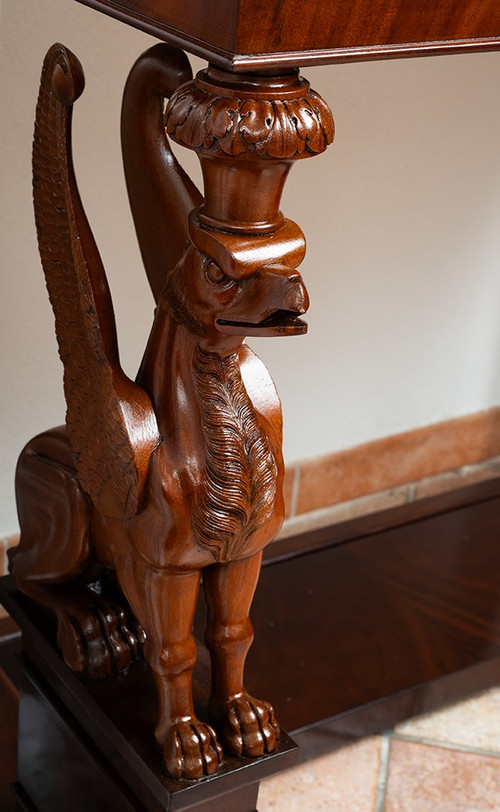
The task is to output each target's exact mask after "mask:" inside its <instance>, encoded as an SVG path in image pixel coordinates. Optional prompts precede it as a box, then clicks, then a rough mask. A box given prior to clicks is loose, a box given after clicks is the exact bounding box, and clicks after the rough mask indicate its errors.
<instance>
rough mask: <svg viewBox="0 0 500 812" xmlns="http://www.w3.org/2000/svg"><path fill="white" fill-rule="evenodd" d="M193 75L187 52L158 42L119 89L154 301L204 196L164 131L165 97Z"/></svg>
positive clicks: (130, 180) (134, 207)
mask: <svg viewBox="0 0 500 812" xmlns="http://www.w3.org/2000/svg"><path fill="white" fill-rule="evenodd" d="M191 78H192V72H191V67H190V65H189V61H188V58H187V56H186V54H185V53H183V51H180V50H179V49H178V48H174V47H173V46H172V45H167V44H166V43H164V42H162V43H159V44H158V45H154V46H153V47H152V48H149V49H148V50H147V51H145V52H144V53H143V54H142V55H141V56H140V57H139V59H138V60H137V61H136V63H135V65H134V66H133V67H132V70H131V71H130V74H129V77H128V79H127V84H126V86H125V91H124V94H123V106H122V125H121V129H122V150H123V165H124V169H125V178H126V181H127V189H128V194H129V200H130V208H131V211H132V216H133V218H134V223H135V229H136V232H137V238H138V240H139V246H140V249H141V254H142V260H143V262H144V267H145V269H146V273H147V276H148V279H149V283H150V285H151V290H152V291H153V295H154V297H155V299H156V301H158V297H159V295H160V293H161V291H162V288H163V285H164V283H165V278H166V274H167V272H168V271H169V270H170V269H171V268H173V267H174V266H175V265H176V264H177V262H178V261H179V259H180V257H181V254H182V252H183V251H184V248H185V244H186V240H187V239H188V215H189V212H190V211H191V210H192V209H194V208H196V207H197V206H200V205H201V203H202V202H203V196H202V195H201V193H200V192H199V191H198V189H197V188H196V186H195V185H194V183H193V182H192V181H191V179H190V178H189V176H188V175H187V174H186V172H185V171H184V170H183V169H182V167H181V166H180V164H179V163H178V161H177V160H176V158H175V157H174V155H173V153H172V151H171V149H170V146H169V142H168V138H167V136H166V133H165V121H164V118H165V116H164V108H165V99H168V98H169V97H170V96H171V95H172V93H173V92H174V91H175V90H177V88H178V87H179V86H180V85H183V84H184V83H185V82H188V81H189V80H190V79H191Z"/></svg>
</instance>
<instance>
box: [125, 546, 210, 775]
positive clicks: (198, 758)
mask: <svg viewBox="0 0 500 812" xmlns="http://www.w3.org/2000/svg"><path fill="white" fill-rule="evenodd" d="M118 570H119V575H120V578H121V582H122V583H123V584H124V585H125V591H126V594H127V598H128V600H129V602H130V604H131V606H132V608H133V610H134V612H135V613H136V615H137V617H138V619H139V622H140V623H141V625H142V626H143V628H144V630H145V632H146V642H145V644H144V656H145V658H146V660H147V662H148V663H149V665H150V666H151V669H152V670H153V673H154V676H155V681H156V685H157V689H158V699H159V708H158V718H157V724H156V729H155V739H156V743H157V745H158V747H159V748H160V749H161V751H162V753H163V760H164V764H165V769H166V771H167V773H168V774H169V775H170V776H172V778H188V779H197V778H203V776H207V775H211V774H212V773H214V772H216V770H217V769H218V767H219V766H220V763H221V761H222V750H221V747H220V745H219V743H218V742H217V738H216V736H215V733H214V731H213V730H212V728H211V727H210V726H209V725H207V724H205V723H203V722H201V721H199V720H198V719H197V718H196V714H195V711H194V706H193V695H192V674H193V668H194V664H195V662H196V653H197V652H196V643H195V641H194V638H193V634H192V630H193V622H194V613H195V609H196V603H197V598H198V593H199V587H200V573H199V571H188V572H180V573H179V572H169V571H168V570H163V569H157V568H154V567H151V566H149V565H148V564H146V563H145V562H144V561H142V560H134V561H132V560H131V559H130V560H129V561H128V562H126V564H125V565H124V564H123V563H122V564H121V565H120V566H119V568H118Z"/></svg>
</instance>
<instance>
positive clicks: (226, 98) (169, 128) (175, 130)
mask: <svg viewBox="0 0 500 812" xmlns="http://www.w3.org/2000/svg"><path fill="white" fill-rule="evenodd" d="M165 129H166V133H167V135H168V136H170V138H171V139H172V140H173V141H176V142H177V143H179V144H182V145H183V146H186V147H189V148H190V149H194V150H195V152H196V153H197V155H198V157H199V159H200V162H201V168H202V172H203V181H204V188H205V199H204V203H203V205H202V206H201V208H200V209H199V211H198V217H199V221H200V223H201V224H202V226H204V227H207V228H210V229H216V230H217V231H226V232H240V233H245V234H256V233H260V234H273V233H275V232H276V231H277V230H278V229H280V228H282V227H283V224H284V218H283V215H282V213H281V212H280V210H279V204H280V199H281V193H282V190H283V185H284V183H285V180H286V177H287V174H288V172H289V170H290V167H291V166H292V163H293V162H294V161H296V160H297V159H300V158H307V157H308V156H311V155H318V154H319V153H321V152H323V151H324V150H325V149H326V147H327V146H328V145H329V144H330V143H331V142H332V140H333V135H334V124H333V117H332V113H331V111H330V108H329V107H328V105H327V104H326V102H324V101H323V99H322V98H321V96H319V95H318V94H317V93H315V92H314V91H313V90H311V88H310V87H309V82H307V81H306V80H305V79H303V78H302V77H301V76H299V72H298V70H295V71H291V72H289V73H286V74H284V75H282V76H266V75H258V74H248V75H238V74H234V73H230V72H228V71H223V70H219V69H218V68H214V67H213V66H210V67H209V68H208V69H207V70H205V71H201V72H200V73H198V75H197V76H196V78H195V79H194V80H193V81H190V82H187V83H186V84H184V85H182V86H181V87H179V88H178V89H177V90H176V91H175V92H174V93H173V95H172V96H171V98H170V101H169V103H168V105H167V108H166V111H165Z"/></svg>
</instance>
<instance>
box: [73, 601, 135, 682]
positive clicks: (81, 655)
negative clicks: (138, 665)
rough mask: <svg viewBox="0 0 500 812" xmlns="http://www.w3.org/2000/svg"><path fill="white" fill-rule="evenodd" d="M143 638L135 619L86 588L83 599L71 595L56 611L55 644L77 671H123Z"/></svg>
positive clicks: (91, 674)
mask: <svg viewBox="0 0 500 812" xmlns="http://www.w3.org/2000/svg"><path fill="white" fill-rule="evenodd" d="M143 642H144V632H143V630H142V628H141V627H140V626H139V624H138V623H137V621H135V619H129V620H127V617H126V615H125V612H124V611H123V609H122V608H121V606H117V605H116V604H114V603H111V602H110V601H107V600H104V599H103V598H101V597H100V596H98V595H95V594H94V593H90V591H89V596H88V597H87V600H82V599H81V596H78V598H77V597H75V599H74V601H73V602H70V601H65V602H64V606H63V607H60V610H59V611H58V629H57V644H58V646H59V647H60V649H61V652H62V655H63V658H64V661H65V662H66V664H67V665H68V666H69V667H70V668H71V669H72V670H73V671H75V672H77V673H80V674H87V675H88V676H89V677H95V678H100V677H106V676H108V675H110V674H114V673H117V672H118V671H123V670H124V669H126V668H128V667H129V666H130V665H131V663H132V662H134V661H135V660H137V659H138V658H139V657H140V656H141V648H142V644H143Z"/></svg>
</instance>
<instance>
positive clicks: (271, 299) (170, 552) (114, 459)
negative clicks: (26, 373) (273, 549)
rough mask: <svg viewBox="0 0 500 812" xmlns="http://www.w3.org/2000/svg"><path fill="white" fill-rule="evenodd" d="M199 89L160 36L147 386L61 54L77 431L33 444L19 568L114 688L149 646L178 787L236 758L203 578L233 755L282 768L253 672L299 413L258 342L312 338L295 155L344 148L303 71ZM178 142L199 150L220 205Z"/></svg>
mask: <svg viewBox="0 0 500 812" xmlns="http://www.w3.org/2000/svg"><path fill="white" fill-rule="evenodd" d="M189 78H190V70H189V66H188V64H187V61H186V58H185V56H184V55H183V54H182V53H180V52H179V51H177V50H176V49H174V48H172V47H171V46H168V45H164V44H161V45H157V46H155V47H153V48H151V49H150V50H149V51H147V52H146V53H145V54H144V55H143V56H142V57H141V58H140V59H139V60H138V61H137V62H136V64H135V65H134V67H133V69H132V71H131V74H130V77H129V80H128V82H127V86H126V89H125V94H124V103H123V114H122V140H123V151H124V162H125V171H126V178H127V186H128V191H129V196H130V200H131V206H132V212H133V215H134V219H135V225H136V230H137V235H138V238H139V243H140V246H141V250H142V254H143V258H144V263H145V267H146V272H147V275H148V278H149V281H150V284H151V287H152V290H153V293H154V295H155V297H156V299H157V302H158V307H157V310H156V314H155V319H154V323H153V327H152V330H151V335H150V339H149V342H148V345H147V347H146V351H145V353H144V357H143V361H142V364H141V368H140V370H139V373H138V376H137V380H136V381H135V382H133V381H131V380H129V379H128V378H127V377H126V376H125V374H124V373H123V371H122V369H121V366H120V361H119V356H118V347H117V340H116V330H115V324H114V317H113V308H112V302H111V296H110V293H109V290H108V286H107V282H106V276H105V273H104V268H103V266H102V263H101V260H100V258H99V254H98V250H97V247H96V245H95V242H94V240H93V237H92V233H91V230H90V226H89V224H88V222H87V219H86V216H85V213H84V210H83V206H82V204H81V201H80V198H79V195H78V190H77V187H76V180H75V177H74V173H73V165H72V157H71V148H70V143H71V115H72V107H73V103H74V102H75V101H76V99H77V98H78V96H79V95H80V94H81V92H82V90H83V84H84V79H83V72H82V69H81V66H80V64H79V62H78V60H77V59H76V58H75V57H74V56H73V55H72V54H71V53H70V52H69V51H67V49H65V48H64V47H63V46H62V45H55V46H53V47H52V48H51V49H50V51H49V53H48V54H47V57H46V60H45V63H44V68H43V72H42V80H41V89H40V96H39V101H38V106H37V120H36V127H35V140H34V147H33V173H34V183H33V188H34V200H35V215H36V222H37V232H38V238H39V245H40V254H41V258H42V264H43V268H44V272H45V277H46V281H47V287H48V290H49V295H50V299H51V303H52V306H53V310H54V314H55V320H56V334H57V339H58V344H59V351H60V355H61V359H62V361H63V365H64V389H65V395H66V401H67V406H68V411H67V419H66V427H64V428H59V429H53V430H51V431H48V432H45V433H44V434H41V435H39V436H38V437H36V438H34V439H33V440H32V441H31V442H30V443H29V444H28V445H27V446H26V448H25V449H24V451H23V453H22V454H21V457H20V460H19V464H18V469H17V481H16V488H17V501H18V510H19V517H20V523H21V541H20V545H19V546H18V547H17V548H16V549H15V550H14V551H13V552H12V553H11V557H10V561H11V571H12V574H13V578H14V581H15V583H16V585H17V586H18V588H19V589H21V590H22V591H23V592H24V593H25V594H27V595H29V596H30V597H31V598H33V599H35V600H36V601H38V602H39V603H40V604H41V605H42V606H44V607H45V608H46V609H48V610H49V611H50V612H52V613H53V614H54V615H55V617H56V619H57V641H58V645H59V647H60V649H61V651H62V654H63V657H64V659H65V661H66V663H67V664H68V665H69V666H70V667H71V668H72V669H73V670H75V671H76V672H78V673H86V674H89V675H90V676H93V677H102V676H106V675H109V674H111V673H113V672H116V671H120V670H122V669H125V668H128V667H129V666H130V665H131V664H132V663H133V662H134V661H136V660H137V659H138V658H139V657H140V653H141V649H142V647H144V654H145V656H146V659H147V661H148V663H149V665H150V666H151V668H152V669H153V673H154V675H155V679H156V684H157V689H158V696H159V712H158V719H157V725H156V731H155V738H156V743H157V745H158V747H159V748H160V750H161V751H162V752H163V759H164V763H165V767H166V770H167V772H168V773H169V775H171V776H172V777H174V778H177V779H180V778H186V779H197V778H201V777H203V776H207V775H211V774H212V773H214V772H215V771H216V770H217V769H218V768H219V766H220V764H221V761H222V757H223V751H222V748H221V745H220V744H219V741H218V740H217V738H216V734H215V732H214V730H213V729H212V727H211V726H210V725H209V724H207V719H204V720H203V721H200V720H199V719H198V718H197V715H196V712H195V708H194V704H193V696H192V673H193V668H194V665H195V662H196V646H195V643H194V640H193V637H192V626H193V621H194V615H195V610H196V605H197V600H198V592H199V587H200V572H201V571H202V570H203V571H204V572H205V576H204V590H205V593H206V597H207V603H208V606H209V610H210V611H209V616H208V626H207V643H208V647H209V650H210V655H211V659H212V692H211V698H210V702H209V717H210V721H211V722H212V723H213V724H214V726H215V728H216V730H217V736H218V738H219V740H220V742H221V744H222V746H223V748H224V752H225V753H226V754H231V755H235V756H252V757H257V756H262V755H264V754H267V753H270V752H272V751H273V750H274V749H275V748H276V744H277V737H278V736H279V726H278V723H277V722H276V719H275V716H274V712H273V709H272V707H271V706H270V705H269V704H268V703H267V702H266V701H262V700H259V699H255V698H253V697H251V696H250V695H249V694H248V693H247V692H246V690H245V688H244V683H243V670H244V663H245V659H246V655H247V652H248V649H249V647H250V644H251V642H252V639H253V630H252V624H251V622H250V619H249V609H250V604H251V601H252V597H253V594H254V591H255V586H256V583H257V579H258V575H259V570H260V564H261V558H262V550H263V549H264V547H265V546H266V545H267V544H268V543H269V542H270V541H271V540H272V538H273V537H274V536H275V535H276V533H277V531H278V530H279V528H280V526H281V523H282V521H283V515H284V506H283V495H282V482H283V459H282V452H281V440H282V416H281V406H280V402H279V399H278V397H277V394H276V391H275V388H274V385H273V382H272V380H271V378H270V377H269V374H268V373H267V371H266V369H265V368H264V366H263V364H262V363H261V362H260V361H259V359H258V358H257V357H256V356H255V355H254V353H253V352H252V351H251V350H250V349H249V348H248V347H247V346H246V345H245V344H244V343H243V339H244V337H245V336H247V335H257V336H258V335H266V336H274V335H300V334H302V333H304V332H305V330H306V324H305V323H304V322H303V320H302V319H301V316H302V315H303V314H304V312H305V311H306V310H307V307H308V297H307V293H306V290H305V287H304V284H303V281H302V278H301V276H300V274H299V273H298V271H297V270H296V268H297V265H298V264H299V263H300V262H301V261H302V259H303V256H304V253H305V242H304V238H303V235H302V232H301V230H300V229H299V227H298V226H297V225H296V224H295V223H292V222H291V221H288V220H286V219H285V218H284V217H283V215H282V214H281V212H280V209H279V205H280V198H281V192H282V189H283V184H284V181H285V179H286V176H287V174H288V171H289V169H290V166H291V164H292V162H293V161H294V160H296V159H298V158H304V157H307V156H309V155H315V154H317V153H319V152H322V151H323V150H324V149H325V148H326V146H327V145H328V144H329V143H330V142H331V140H332V138H333V120H332V117H331V113H330V111H329V109H328V107H327V105H326V104H325V103H324V102H323V101H322V99H321V98H320V97H319V96H318V95H317V94H316V93H313V92H312V91H311V90H310V88H309V84H308V83H307V82H306V81H305V80H304V79H301V78H299V76H298V72H297V71H292V72H290V73H288V74H285V75H283V76H273V77H266V76H263V77H255V76H248V77H245V76H243V77H240V78H236V77H235V76H234V75H233V74H227V73H225V72H224V71H220V70H217V69H215V68H209V69H208V70H207V71H204V72H202V73H201V74H199V75H198V77H197V78H196V80H194V81H187V80H188V79H189ZM169 97H171V99H170V102H169V104H168V106H167V109H166V114H165V122H164V120H163V107H164V100H165V98H169ZM165 125H166V131H165ZM166 132H167V133H168V135H170V137H171V138H173V139H174V140H176V141H178V142H179V143H182V144H184V145H186V146H188V147H190V148H192V149H195V150H196V152H197V153H198V155H199V157H200V160H201V163H202V168H203V175H204V185H205V196H204V197H202V195H201V194H200V192H198V190H197V189H196V187H195V186H194V185H193V183H192V182H191V181H190V180H189V178H188V177H187V176H186V174H185V173H184V172H183V171H182V169H181V168H180V167H179V165H178V163H177V161H176V159H175V158H174V156H173V154H172V152H171V150H170V148H169V142H168V138H167V135H166ZM98 568H100V569H98ZM103 568H104V569H105V570H107V572H108V575H107V576H106V577H104V576H102V575H101V572H102V569H103ZM110 572H112V573H115V574H116V577H117V579H118V583H119V585H120V587H121V590H122V591H123V593H124V595H122V594H121V592H120V589H118V588H117V585H116V584H113V583H112V582H113V576H110V574H109V573H110ZM97 577H99V578H100V579H101V580H100V581H99V588H98V589H96V588H95V586H94V588H91V587H90V586H89V583H90V582H92V581H95V579H96V578H97ZM110 580H111V583H109V582H110ZM124 596H125V598H126V600H125V598H124ZM130 607H131V609H132V611H131V610H130Z"/></svg>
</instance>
